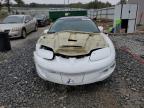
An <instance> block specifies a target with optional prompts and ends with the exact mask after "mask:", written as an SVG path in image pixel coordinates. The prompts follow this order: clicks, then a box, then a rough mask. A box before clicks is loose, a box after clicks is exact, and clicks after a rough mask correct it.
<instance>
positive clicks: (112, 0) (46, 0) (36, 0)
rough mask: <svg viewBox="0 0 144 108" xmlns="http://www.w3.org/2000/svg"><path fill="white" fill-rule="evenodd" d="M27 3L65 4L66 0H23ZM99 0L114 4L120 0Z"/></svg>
mask: <svg viewBox="0 0 144 108" xmlns="http://www.w3.org/2000/svg"><path fill="white" fill-rule="evenodd" d="M23 1H24V2H25V3H31V2H34V3H40V4H63V3H64V0H23ZM65 1H66V3H67V2H68V0H65ZM69 1H70V3H77V2H82V3H88V2H90V1H94V0H69ZM98 1H102V2H107V1H109V2H110V3H112V4H113V5H114V4H116V3H118V2H119V1H120V0H98Z"/></svg>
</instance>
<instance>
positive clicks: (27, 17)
mask: <svg viewBox="0 0 144 108" xmlns="http://www.w3.org/2000/svg"><path fill="white" fill-rule="evenodd" d="M25 28H26V31H27V32H28V33H29V32H31V22H30V17H29V16H25Z"/></svg>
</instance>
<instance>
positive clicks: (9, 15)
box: [8, 15, 29, 17]
mask: <svg viewBox="0 0 144 108" xmlns="http://www.w3.org/2000/svg"><path fill="white" fill-rule="evenodd" d="M9 16H18V17H25V16H29V15H9ZM9 16H8V17H9Z"/></svg>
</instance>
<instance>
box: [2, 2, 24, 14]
mask: <svg viewBox="0 0 144 108" xmlns="http://www.w3.org/2000/svg"><path fill="white" fill-rule="evenodd" d="M1 1H4V2H5V5H6V7H7V8H8V12H10V0H1ZM15 2H16V3H17V4H18V6H22V5H24V2H23V0H15Z"/></svg>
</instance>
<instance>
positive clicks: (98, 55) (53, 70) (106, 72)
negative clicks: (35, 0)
mask: <svg viewBox="0 0 144 108" xmlns="http://www.w3.org/2000/svg"><path fill="white" fill-rule="evenodd" d="M34 59H35V64H36V68H37V72H38V75H39V76H40V77H41V78H42V79H45V80H48V81H51V82H55V83H59V84H64V85H83V84H89V83H93V82H97V81H102V80H104V79H106V78H107V77H109V76H110V75H111V74H112V72H113V71H114V68H115V50H114V47H113V44H112V42H111V41H110V39H109V38H108V37H107V36H106V35H104V34H102V33H82V32H74V31H64V32H58V33H54V34H47V35H44V36H42V37H41V38H40V39H39V41H38V43H37V45H36V51H35V52H34Z"/></svg>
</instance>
